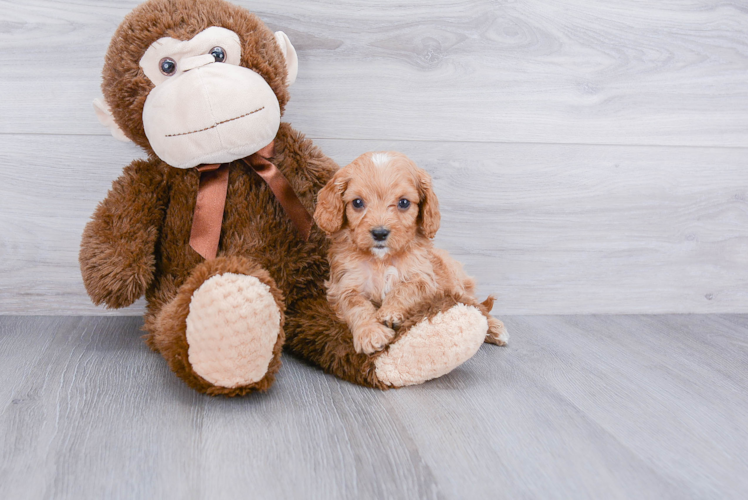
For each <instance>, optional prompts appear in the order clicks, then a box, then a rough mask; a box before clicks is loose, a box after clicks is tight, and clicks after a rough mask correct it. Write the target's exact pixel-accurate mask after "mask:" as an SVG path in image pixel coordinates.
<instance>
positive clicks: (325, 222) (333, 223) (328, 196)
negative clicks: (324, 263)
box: [314, 169, 349, 234]
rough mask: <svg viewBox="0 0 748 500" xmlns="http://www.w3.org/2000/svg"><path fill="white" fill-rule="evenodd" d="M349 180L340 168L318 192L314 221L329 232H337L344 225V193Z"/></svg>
mask: <svg viewBox="0 0 748 500" xmlns="http://www.w3.org/2000/svg"><path fill="white" fill-rule="evenodd" d="M348 180H349V179H348V178H347V177H346V175H345V174H344V173H343V170H342V169H341V170H338V171H337V172H336V173H335V175H334V176H333V177H332V179H330V181H329V182H328V183H327V184H326V185H325V187H323V188H322V189H321V190H320V192H319V193H318V194H317V208H316V209H315V210H314V222H316V223H317V225H318V226H319V227H320V229H322V230H323V231H324V232H326V233H327V234H332V233H336V232H338V231H340V228H341V227H342V226H343V216H344V215H345V203H343V193H344V192H345V190H346V188H347V187H348Z"/></svg>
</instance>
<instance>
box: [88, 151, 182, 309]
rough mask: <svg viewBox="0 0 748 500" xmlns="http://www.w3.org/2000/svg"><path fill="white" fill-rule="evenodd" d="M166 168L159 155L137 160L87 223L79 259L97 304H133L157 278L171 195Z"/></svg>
mask: <svg viewBox="0 0 748 500" xmlns="http://www.w3.org/2000/svg"><path fill="white" fill-rule="evenodd" d="M162 168H163V167H162V166H161V164H160V161H159V160H157V159H153V160H135V161H134V162H132V163H131V164H130V165H129V166H128V167H126V168H125V170H124V172H123V173H122V175H121V176H120V178H119V179H117V180H116V181H114V183H113V184H112V189H111V190H110V191H109V193H108V194H107V197H106V198H105V199H104V201H102V202H101V203H99V206H98V207H97V208H96V211H95V212H94V214H93V216H92V217H91V220H90V221H89V223H88V224H86V228H85V229H84V231H83V238H82V241H81V249H80V254H79V256H78V260H79V262H80V267H81V274H82V276H83V284H84V285H85V286H86V290H87V291H88V295H89V296H90V297H91V300H92V301H93V302H94V304H97V305H99V304H102V303H104V304H106V306H107V307H111V308H120V307H126V306H129V305H130V304H132V303H133V302H135V301H136V300H137V299H138V298H140V297H141V296H142V295H143V294H144V293H145V291H146V289H147V288H148V285H149V284H150V282H151V280H152V279H153V273H154V269H155V262H156V261H155V257H154V252H155V245H156V240H157V239H158V237H159V234H160V232H161V226H162V225H163V220H164V213H165V208H166V205H167V195H168V192H167V188H166V183H165V179H164V171H163V170H162Z"/></svg>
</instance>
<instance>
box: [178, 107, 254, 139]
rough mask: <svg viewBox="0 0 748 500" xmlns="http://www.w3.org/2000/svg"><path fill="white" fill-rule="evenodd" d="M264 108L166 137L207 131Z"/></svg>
mask: <svg viewBox="0 0 748 500" xmlns="http://www.w3.org/2000/svg"><path fill="white" fill-rule="evenodd" d="M263 109H265V106H263V107H261V108H257V109H255V110H254V111H250V112H249V113H244V114H243V115H241V116H236V117H234V118H229V119H228V120H223V121H222V122H218V123H214V124H213V125H211V126H210V127H205V128H203V129H200V130H193V131H192V132H182V133H181V134H169V135H166V136H164V137H179V136H180V135H190V134H197V133H198V132H205V131H206V130H210V129H214V128H216V127H217V126H219V125H223V124H224V123H228V122H233V121H234V120H238V119H239V118H244V117H245V116H249V115H253V114H255V113H258V112H260V111H262V110H263Z"/></svg>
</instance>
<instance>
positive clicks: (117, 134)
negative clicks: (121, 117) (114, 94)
mask: <svg viewBox="0 0 748 500" xmlns="http://www.w3.org/2000/svg"><path fill="white" fill-rule="evenodd" d="M93 106H94V111H95V112H96V118H98V119H99V122H100V123H101V124H102V125H104V126H105V127H106V128H108V129H109V132H111V133H112V136H114V138H115V139H117V140H120V141H122V142H131V141H130V138H129V137H127V136H126V135H125V133H124V132H122V129H121V128H119V126H117V123H116V122H115V121H114V116H112V110H110V109H109V106H108V105H107V103H106V102H104V99H101V98H97V99H94V101H93Z"/></svg>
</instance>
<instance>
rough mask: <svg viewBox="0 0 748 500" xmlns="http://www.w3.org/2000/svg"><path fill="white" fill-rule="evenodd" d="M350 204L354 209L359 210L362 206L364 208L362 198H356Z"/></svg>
mask: <svg viewBox="0 0 748 500" xmlns="http://www.w3.org/2000/svg"><path fill="white" fill-rule="evenodd" d="M351 206H353V208H355V209H356V210H361V209H362V208H364V200H362V199H361V198H356V199H355V200H353V201H352V202H351Z"/></svg>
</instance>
